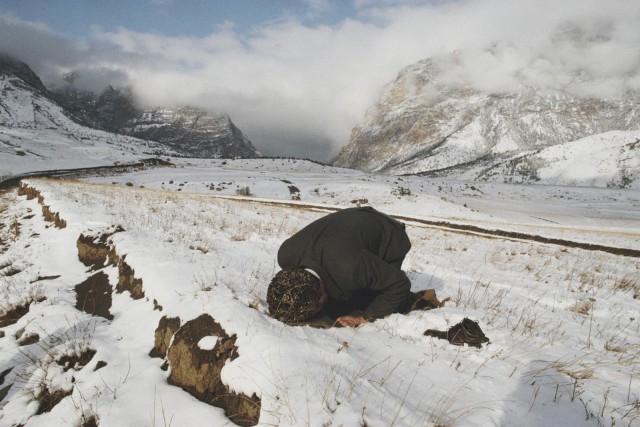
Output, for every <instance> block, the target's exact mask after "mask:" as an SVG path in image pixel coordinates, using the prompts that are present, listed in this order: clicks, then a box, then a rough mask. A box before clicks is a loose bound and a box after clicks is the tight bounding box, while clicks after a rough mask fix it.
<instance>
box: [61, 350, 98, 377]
mask: <svg viewBox="0 0 640 427" xmlns="http://www.w3.org/2000/svg"><path fill="white" fill-rule="evenodd" d="M95 354H96V351H95V350H94V349H92V348H87V349H85V350H84V351H83V352H82V353H80V354H72V355H70V356H62V357H61V358H60V359H58V360H56V363H57V364H58V365H60V366H62V367H63V371H64V372H67V371H68V370H69V369H73V370H74V371H79V370H81V369H82V368H84V367H85V366H86V365H87V364H88V363H89V362H91V359H93V356H95Z"/></svg>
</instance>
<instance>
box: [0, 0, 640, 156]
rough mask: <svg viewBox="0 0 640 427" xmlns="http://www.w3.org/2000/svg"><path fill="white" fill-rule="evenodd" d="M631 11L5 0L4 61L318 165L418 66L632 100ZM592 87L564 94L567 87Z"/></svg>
mask: <svg viewBox="0 0 640 427" xmlns="http://www.w3.org/2000/svg"><path fill="white" fill-rule="evenodd" d="M639 22H640V1H635V0H432V1H419V0H299V1H294V0H254V1H248V0H247V1H245V0H180V1H179V0H137V1H127V0H110V1H102V0H92V1H90V0H56V1H49V0H37V1H36V0H2V2H1V3H0V52H5V53H9V54H12V55H14V56H16V57H18V58H19V59H22V60H24V61H25V62H27V63H28V64H29V65H30V66H32V68H33V69H34V70H35V71H36V72H37V73H38V74H39V75H40V76H41V77H42V79H43V80H44V81H45V83H49V82H51V83H55V82H56V81H58V82H59V81H60V76H61V75H62V74H64V73H66V72H69V71H77V72H78V73H79V75H80V78H79V79H78V80H77V82H76V83H75V84H76V85H79V86H82V87H86V88H93V89H95V90H100V89H103V88H104V87H105V85H106V84H114V85H125V84H128V85H132V87H133V88H134V91H135V93H136V94H138V95H139V97H140V99H141V100H142V101H143V102H145V103H148V104H150V105H158V104H173V105H177V104H192V105H195V106H201V107H206V108H209V109H212V110H218V111H220V110H222V111H226V112H227V113H228V114H229V115H230V116H231V118H232V120H233V121H234V122H235V123H236V125H238V126H239V127H240V128H241V129H242V130H243V132H244V133H245V134H246V135H247V136H248V137H249V138H250V139H251V140H252V141H253V142H254V144H255V145H256V147H257V148H258V149H259V150H260V151H262V152H263V153H265V154H277V155H294V156H306V157H311V158H314V159H318V160H329V159H330V158H331V157H332V156H335V155H336V154H337V152H338V151H339V149H340V148H341V147H342V146H343V145H344V144H345V143H346V142H347V141H348V139H349V135H350V132H351V129H352V128H353V127H354V126H356V125H357V124H358V123H359V122H360V121H361V120H362V119H363V117H364V114H365V112H366V110H367V108H369V107H371V106H372V105H373V104H374V103H375V102H376V101H377V100H378V98H379V96H380V94H381V90H382V88H383V86H384V85H385V84H386V83H388V82H389V81H391V80H393V79H394V78H395V77H396V76H397V74H398V72H399V71H400V70H401V69H402V68H403V67H405V66H408V65H410V64H412V63H414V62H416V61H418V60H420V59H424V58H427V57H447V56H448V55H451V54H453V53H454V52H455V54H456V58H457V59H456V62H455V65H453V64H451V73H452V75H456V76H463V78H464V79H467V80H468V81H470V82H471V83H472V84H473V85H474V86H476V87H478V88H480V89H484V90H489V91H507V90H512V89H515V88H517V87H518V85H520V84H522V83H523V82H524V83H526V84H530V85H537V86H540V87H542V88H561V89H563V90H568V91H570V92H571V91H572V92H574V93H577V94H583V95H597V96H607V97H612V96H619V95H620V94H621V93H623V92H624V91H625V90H627V89H629V88H635V89H637V88H639V87H640V74H639V72H638V70H639V68H640V25H639V24H638V23H639ZM578 75H580V76H588V80H587V82H588V83H582V84H580V83H579V82H578V83H576V76H578Z"/></svg>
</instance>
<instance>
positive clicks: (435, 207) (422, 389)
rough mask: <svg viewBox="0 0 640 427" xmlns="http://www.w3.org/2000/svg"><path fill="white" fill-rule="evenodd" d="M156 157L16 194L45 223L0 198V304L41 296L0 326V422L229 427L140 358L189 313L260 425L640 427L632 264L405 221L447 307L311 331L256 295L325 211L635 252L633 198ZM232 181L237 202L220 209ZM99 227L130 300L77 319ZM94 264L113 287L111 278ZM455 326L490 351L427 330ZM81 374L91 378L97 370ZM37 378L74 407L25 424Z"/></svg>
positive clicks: (229, 200) (230, 196)
mask: <svg viewBox="0 0 640 427" xmlns="http://www.w3.org/2000/svg"><path fill="white" fill-rule="evenodd" d="M172 161H173V162H174V163H175V164H176V167H175V168H156V169H147V170H141V171H136V172H131V173H128V174H125V175H122V176H112V177H103V178H100V177H95V178H87V179H84V180H82V181H61V180H36V179H31V180H27V182H28V183H29V185H31V186H33V187H34V188H37V189H38V190H39V191H40V193H41V194H42V195H43V196H44V200H45V204H46V205H48V206H50V209H51V210H52V211H54V212H58V213H59V214H60V216H61V217H62V218H63V219H65V220H66V221H67V227H66V228H63V229H58V228H56V227H54V226H52V225H51V224H50V223H48V222H46V221H44V219H43V217H42V215H41V213H40V212H41V207H40V205H39V204H38V201H37V200H36V199H33V200H26V198H25V197H23V196H17V195H16V193H15V192H8V193H5V194H3V195H2V199H0V203H1V204H0V212H2V213H1V214H0V215H1V217H2V224H4V226H3V227H0V244H2V245H5V248H4V249H3V253H2V255H0V266H2V270H0V293H2V295H1V298H0V301H2V302H1V303H0V310H5V309H6V308H7V307H8V306H11V305H15V304H17V303H18V302H19V301H26V300H33V301H39V302H33V303H32V304H31V308H30V310H29V312H28V313H27V314H26V315H24V316H23V317H22V318H21V319H20V320H19V321H18V322H17V323H16V324H14V325H9V326H5V327H4V328H2V329H1V330H2V331H3V332H4V336H3V337H2V338H0V346H2V349H3V351H2V352H1V353H0V373H1V372H4V371H5V370H7V369H9V368H10V367H13V370H11V371H10V372H8V373H7V374H6V377H5V378H4V382H3V384H0V388H2V387H5V386H6V385H7V384H13V386H12V387H11V389H9V390H8V394H7V396H6V398H5V399H4V400H2V402H1V403H0V425H18V424H27V425H29V426H32V425H34V426H38V425H69V424H75V425H78V424H80V423H81V421H82V420H83V419H86V418H87V417H89V416H91V415H95V416H96V417H97V418H98V420H99V424H100V425H101V426H120V425H157V424H164V425H168V424H171V425H203V424H211V425H232V424H231V423H230V422H229V420H228V419H227V418H226V416H225V415H224V412H223V411H222V410H221V409H219V408H215V407H212V406H209V405H207V404H205V403H203V402H200V401H198V400H196V399H195V398H194V397H192V396H191V395H189V394H188V393H186V392H185V391H183V390H182V389H180V388H178V387H174V386H172V385H170V384H169V383H168V382H167V375H168V373H167V372H165V371H163V370H162V369H161V365H162V363H163V361H162V360H161V359H158V358H151V357H149V355H148V354H149V351H150V349H151V348H152V347H153V344H154V331H155V329H156V327H157V326H158V322H159V320H160V318H161V317H162V316H168V317H174V316H178V317H180V319H181V320H182V322H183V323H184V322H186V321H188V320H190V319H194V318H196V317H198V316H199V315H201V314H203V313H207V314H209V315H211V316H212V317H213V318H214V319H215V320H216V321H217V322H218V323H219V324H220V325H221V326H222V327H223V328H224V330H225V331H226V332H227V333H228V334H229V335H234V334H235V336H236V342H235V344H236V346H237V347H238V353H239V355H238V357H237V358H235V359H234V360H232V361H228V362H227V363H226V365H225V367H224V368H223V370H222V372H221V375H222V380H223V382H224V383H225V384H226V385H228V386H229V387H230V388H231V389H232V390H234V391H236V392H242V393H245V394H247V395H251V394H253V393H255V394H256V395H257V396H259V397H260V398H261V401H262V407H261V413H260V423H259V424H260V425H264V426H267V425H281V426H289V425H290V426H298V425H312V426H322V425H345V426H347V425H363V424H366V425H369V426H390V425H395V426H415V425H436V424H437V425H465V426H466V425H469V426H474V425H475V426H486V425H513V424H515V423H517V424H518V425H523V426H540V425H565V426H583V425H594V426H597V425H611V424H614V423H615V425H638V421H639V420H640V413H639V412H638V409H639V406H638V399H640V383H639V381H640V375H639V374H640V371H639V365H638V361H637V354H638V348H640V323H639V322H640V316H639V315H640V313H639V306H638V300H637V299H635V298H634V292H635V293H636V295H637V293H638V292H639V290H638V288H639V287H640V260H639V259H638V258H635V257H628V256H622V255H613V254H610V253H605V252H600V251H588V250H582V249H575V248H571V247H564V246H559V245H552V244H544V243H537V242H534V241H528V240H526V239H506V238H496V237H495V236H493V237H490V236H483V235H479V234H473V233H466V232H460V231H455V230H450V229H446V228H440V227H435V226H429V225H425V224H422V223H420V222H418V221H409V222H408V223H407V224H408V226H407V230H408V233H409V236H410V238H411V241H412V244H413V247H412V250H411V252H410V253H409V255H408V257H407V259H406V260H405V263H404V264H403V268H404V269H405V271H407V273H408V275H409V277H410V278H411V280H412V289H413V290H420V289H425V288H427V287H431V288H434V289H435V290H436V292H437V294H438V296H439V297H440V298H441V299H442V298H445V297H450V298H451V301H449V302H448V303H447V304H446V305H445V307H443V308H440V309H436V310H430V311H424V312H413V313H410V314H408V315H399V314H394V315H391V316H388V317H387V318H385V319H380V320H377V321H375V322H373V323H368V324H366V325H364V326H362V327H359V328H355V329H354V328H332V329H327V330H322V329H314V328H311V327H289V326H286V325H284V324H282V323H280V322H278V321H276V320H274V319H272V318H270V317H269V316H268V315H267V308H266V302H265V298H266V289H267V286H268V283H269V280H270V278H271V277H272V276H273V274H274V273H275V272H276V271H277V269H278V267H277V263H276V260H275V253H276V252H277V249H278V247H279V245H280V243H281V242H282V241H283V240H284V239H286V238H287V237H288V236H290V235H291V234H292V233H294V232H295V231H297V230H298V229H300V228H301V227H303V226H305V225H306V224H308V223H309V222H310V221H313V220H314V219H317V218H319V217H321V216H322V215H325V214H326V213H327V212H330V211H331V210H332V209H335V208H342V207H347V206H355V205H356V204H357V203H362V204H369V205H371V206H374V207H376V208H378V209H379V210H381V211H384V212H387V213H390V214H397V215H403V216H405V217H412V218H415V219H429V220H441V221H448V222H451V223H459V224H470V225H476V226H482V227H484V228H489V229H502V230H512V231H521V232H527V233H530V234H539V235H547V236H554V237H560V238H563V239H567V240H574V241H580V242H593V243H598V244H601V245H608V246H612V247H621V248H629V249H640V243H638V242H640V192H639V191H638V190H631V189H626V190H625V189H607V188H574V187H554V186H545V187H543V186H526V185H507V184H494V183H464V182H456V181H446V180H435V179H433V180H432V179H424V178H418V177H392V176H385V175H376V174H366V173H360V172H355V171H349V170H345V169H338V168H331V167H326V166H322V165H318V164H315V163H311V162H304V161H299V160H286V159H283V160H256V159H254V160H177V159H173V160H172ZM127 183H131V184H132V186H127V185H125V184H127ZM289 186H295V187H296V188H297V189H298V190H299V192H298V194H299V197H300V200H292V197H293V196H294V194H293V193H292V192H291V191H290V189H289ZM244 187H249V189H250V192H251V194H252V195H251V196H238V195H237V194H236V192H237V191H238V189H241V188H244ZM399 188H403V189H404V190H405V191H402V192H400V191H397V190H398V189H399ZM363 199H367V200H366V201H364V200H363ZM12 224H17V226H12ZM115 225H120V226H122V227H123V228H124V230H125V231H122V232H119V233H116V234H114V235H113V236H112V238H111V240H112V242H113V245H114V247H115V249H116V252H117V253H118V255H120V256H124V255H126V261H127V263H128V264H129V265H130V266H131V268H133V269H134V270H135V276H136V277H137V278H141V279H142V281H143V289H144V292H145V297H144V298H142V299H139V300H134V299H132V298H131V297H130V296H129V293H128V292H124V293H113V295H112V297H113V305H112V307H111V314H112V315H113V319H112V320H107V319H104V318H101V317H92V316H90V315H88V314H86V313H84V312H80V311H78V310H77V309H75V302H76V295H75V290H74V288H75V285H77V284H79V283H81V282H83V281H84V280H86V279H87V278H88V277H89V276H91V275H92V274H94V273H95V272H94V271H91V270H90V269H89V268H87V267H85V266H84V265H83V264H82V263H80V261H79V260H78V252H77V248H76V241H77V239H78V236H79V235H80V234H81V233H87V234H91V235H99V234H100V232H101V231H107V230H113V226H115ZM16 230H18V231H16ZM10 269H13V270H14V271H17V272H16V273H12V275H8V274H6V272H8V271H9V270H10ZM103 271H104V272H105V273H107V274H108V276H109V281H110V283H111V284H112V285H115V283H117V281H118V271H117V268H115V267H112V266H109V267H105V268H104V270H103ZM56 276H58V277H56ZM44 277H56V278H49V279H42V278H44ZM154 301H155V302H156V303H157V304H159V305H160V306H162V311H159V310H158V309H154ZM253 307H255V308H253ZM464 317H469V318H471V319H474V320H477V321H478V322H479V324H480V326H481V327H482V329H483V331H484V332H485V333H486V334H487V336H488V337H489V338H490V339H491V342H490V343H489V344H488V345H483V347H482V348H480V349H476V348H471V347H466V346H465V347H456V346H452V345H450V344H449V343H447V342H446V341H442V340H437V339H435V338H431V337H426V336H424V335H423V332H424V331H425V330H426V329H440V330H444V329H446V328H448V327H450V326H452V325H453V324H455V323H457V322H458V321H460V320H462V318H464ZM28 333H37V334H38V335H39V336H40V338H41V339H40V342H39V343H36V344H30V345H25V346H19V345H18V343H17V341H18V340H17V339H16V335H18V336H25V335H26V334H28ZM215 341H217V337H212V336H209V337H205V338H204V339H202V340H201V341H200V342H199V343H198V346H199V348H201V349H203V350H209V349H212V348H213V346H214V345H215V344H214V342H215ZM87 348H90V349H93V350H95V351H96V354H95V355H94V356H93V357H92V359H91V360H90V361H89V362H88V364H87V365H86V366H85V367H83V368H80V367H79V366H76V368H78V369H75V368H71V369H69V370H67V372H64V370H63V368H62V367H61V366H59V365H58V364H57V363H56V360H59V358H60V357H61V355H63V354H72V353H77V352H80V351H83V350H85V349H87ZM99 361H103V362H106V366H104V367H102V368H100V369H98V370H95V368H96V367H97V363H98V362H99ZM45 385H46V386H47V387H50V388H54V389H63V390H71V394H70V395H69V396H67V397H65V398H64V399H62V400H61V402H60V403H59V404H58V405H56V406H55V407H54V408H53V410H51V411H50V412H45V413H43V414H40V415H35V412H36V411H37V406H38V405H37V402H36V401H35V399H34V397H35V396H37V395H38V393H39V392H40V390H41V389H42V387H43V386H45ZM514 420H517V421H514Z"/></svg>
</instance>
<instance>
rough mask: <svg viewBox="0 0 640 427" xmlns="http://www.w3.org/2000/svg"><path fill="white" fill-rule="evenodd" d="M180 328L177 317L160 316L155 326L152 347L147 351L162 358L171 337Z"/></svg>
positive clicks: (164, 355) (152, 355)
mask: <svg viewBox="0 0 640 427" xmlns="http://www.w3.org/2000/svg"><path fill="white" fill-rule="evenodd" d="M178 329H180V318H179V317H167V316H162V318H160V322H159V323H158V327H157V328H156V333H155V339H154V343H153V348H152V349H151V351H150V352H149V356H151V357H159V358H161V359H164V358H165V357H166V355H167V349H168V348H169V344H170V343H171V337H173V334H175V333H176V332H177V331H178Z"/></svg>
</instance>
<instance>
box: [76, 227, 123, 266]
mask: <svg viewBox="0 0 640 427" xmlns="http://www.w3.org/2000/svg"><path fill="white" fill-rule="evenodd" d="M121 231H124V228H122V227H121V226H116V227H113V228H112V229H111V230H107V231H105V232H101V233H98V235H97V236H96V235H91V234H88V233H87V234H84V233H82V234H80V237H79V238H78V241H77V242H76V246H77V248H78V258H79V259H80V262H82V263H83V264H84V265H86V266H87V267H93V268H100V267H104V266H105V265H107V264H108V263H110V264H112V265H117V262H115V257H116V254H115V251H114V250H113V245H111V244H110V242H109V238H110V237H111V236H113V235H114V234H116V233H119V232H121Z"/></svg>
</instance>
